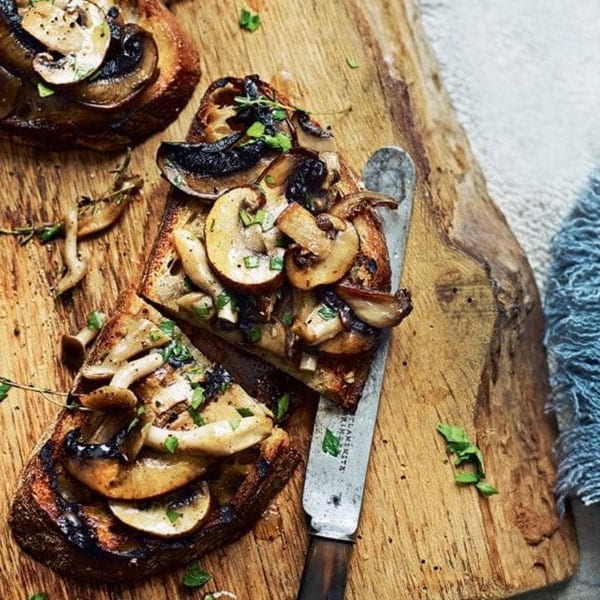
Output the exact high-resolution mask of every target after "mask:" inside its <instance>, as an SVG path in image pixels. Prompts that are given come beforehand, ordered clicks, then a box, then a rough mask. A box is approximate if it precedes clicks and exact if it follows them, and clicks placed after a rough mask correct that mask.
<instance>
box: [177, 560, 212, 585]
mask: <svg viewBox="0 0 600 600" xmlns="http://www.w3.org/2000/svg"><path fill="white" fill-rule="evenodd" d="M211 578H212V576H211V575H210V574H209V573H207V572H206V571H203V570H202V569H200V567H199V566H198V563H197V562H194V563H191V564H189V565H188V570H187V573H186V574H185V576H184V577H183V579H182V580H181V583H183V585H185V586H187V587H200V586H202V585H204V584H205V583H207V582H208V581H210V579H211Z"/></svg>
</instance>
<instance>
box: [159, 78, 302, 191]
mask: <svg viewBox="0 0 600 600" xmlns="http://www.w3.org/2000/svg"><path fill="white" fill-rule="evenodd" d="M276 106H277V103H276V101H275V100H274V92H273V91H272V90H271V88H270V87H269V86H268V85H266V84H264V83H263V82H261V81H259V80H258V78H257V77H256V76H249V77H245V78H244V79H237V78H223V79H219V80H218V81H216V82H215V83H214V84H213V85H212V86H211V87H210V88H209V90H208V91H207V93H206V94H205V96H204V99H203V101H202V106H201V107H200V111H199V117H198V125H199V127H198V129H199V131H200V134H199V136H197V138H196V139H195V140H194V142H193V143H183V142H181V143H173V142H163V143H162V144H161V145H160V147H159V149H158V153H157V157H156V159H157V163H158V166H159V168H160V170H161V172H162V174H163V175H164V176H165V178H166V179H167V180H168V181H169V182H170V183H171V184H172V185H174V186H175V187H176V188H178V189H180V190H182V191H183V192H185V193H186V194H190V195H192V196H196V197H198V198H202V199H205V200H210V201H212V200H214V199H215V198H217V197H218V196H219V195H220V194H221V193H223V192H224V191H225V190H227V189H230V188H233V187H238V186H243V185H248V184H252V183H254V182H255V181H256V180H257V179H258V178H259V177H260V175H261V173H262V172H263V171H264V170H265V168H266V167H267V165H268V164H269V163H270V162H271V161H272V160H273V159H274V157H276V156H277V154H278V152H280V151H282V150H284V148H282V147H278V145H277V143H276V137H277V136H278V135H280V136H284V137H285V139H286V140H287V143H288V145H291V144H292V141H291V130H290V126H289V124H288V121H287V119H286V118H285V111H284V114H283V115H280V114H278V117H283V118H275V117H274V113H275V111H276V108H275V107H276ZM279 112H281V111H279ZM257 126H258V128H259V129H264V133H265V135H259V136H256V135H255V134H254V133H252V131H253V129H255V128H256V127H257ZM274 142H275V143H274Z"/></svg>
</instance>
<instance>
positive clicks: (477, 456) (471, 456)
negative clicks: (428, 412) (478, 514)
mask: <svg viewBox="0 0 600 600" xmlns="http://www.w3.org/2000/svg"><path fill="white" fill-rule="evenodd" d="M437 431H438V433H440V434H441V435H442V436H443V437H444V439H445V440H446V450H447V451H448V452H449V453H450V454H455V455H456V459H455V460H454V464H455V465H456V466H460V465H463V464H465V463H468V464H471V465H474V467H475V470H474V471H465V472H462V473H457V474H456V475H455V476H454V480H455V481H456V483H457V484H458V485H474V486H475V487H476V488H477V490H478V491H479V492H480V493H482V494H483V495H484V496H491V495H493V494H497V493H498V490H497V489H496V488H495V487H494V486H493V485H492V484H491V483H488V482H486V481H483V479H484V477H485V467H484V464H483V455H482V453H481V450H480V449H479V448H478V447H477V446H476V445H475V444H473V443H472V442H470V441H469V440H468V438H467V433H466V431H465V430H464V429H463V428H462V427H458V426H457V425H448V424H447V423H440V424H439V425H438V427H437Z"/></svg>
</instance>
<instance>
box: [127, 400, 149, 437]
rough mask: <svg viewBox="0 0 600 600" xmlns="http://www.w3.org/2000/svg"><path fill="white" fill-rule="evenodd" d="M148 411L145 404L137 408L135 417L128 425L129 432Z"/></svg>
mask: <svg viewBox="0 0 600 600" xmlns="http://www.w3.org/2000/svg"><path fill="white" fill-rule="evenodd" d="M145 412H146V408H145V407H144V406H138V407H137V408H136V409H135V417H133V419H131V421H129V425H127V433H129V432H130V431H131V430H132V429H133V428H134V427H135V426H136V425H137V424H138V423H139V422H140V417H141V416H142V415H143V414H144V413H145Z"/></svg>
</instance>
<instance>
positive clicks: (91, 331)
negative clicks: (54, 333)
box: [61, 313, 106, 367]
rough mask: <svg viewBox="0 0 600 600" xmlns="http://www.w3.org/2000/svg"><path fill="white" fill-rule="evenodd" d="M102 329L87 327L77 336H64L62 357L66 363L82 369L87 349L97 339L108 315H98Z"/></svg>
mask: <svg viewBox="0 0 600 600" xmlns="http://www.w3.org/2000/svg"><path fill="white" fill-rule="evenodd" d="M97 315H98V318H99V320H100V327H90V326H89V325H85V326H84V327H82V328H81V329H80V330H79V331H78V332H77V334H75V335H69V334H67V335H63V337H62V339H61V355H62V359H63V361H64V362H66V363H68V364H71V365H73V366H75V367H80V366H81V365H82V364H83V361H84V359H85V352H86V347H87V346H88V344H89V343H90V342H91V341H92V340H94V339H95V338H96V336H97V335H98V333H99V332H100V329H101V327H102V324H103V323H104V320H105V317H106V315H104V314H103V313H97Z"/></svg>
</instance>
